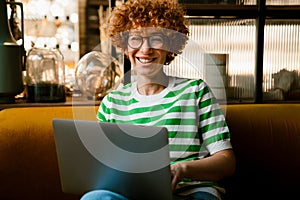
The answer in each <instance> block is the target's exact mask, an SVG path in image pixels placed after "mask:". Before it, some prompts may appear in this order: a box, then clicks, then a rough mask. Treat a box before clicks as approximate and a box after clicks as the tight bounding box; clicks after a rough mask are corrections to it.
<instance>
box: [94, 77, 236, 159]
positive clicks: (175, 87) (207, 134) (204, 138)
mask: <svg viewBox="0 0 300 200" xmlns="http://www.w3.org/2000/svg"><path fill="white" fill-rule="evenodd" d="M97 118H98V120H99V121H105V122H116V123H127V124H139V125H154V126H164V127H167V129H168V131H169V147H170V157H171V159H172V161H173V162H176V161H180V160H186V159H187V160H193V159H200V158H201V157H204V156H207V155H209V154H213V153H215V152H217V151H220V150H223V149H228V148H231V144H230V142H229V140H230V134H229V130H228V127H227V125H226V122H225V117H224V115H223V113H222V111H221V109H220V107H219V104H218V103H217V102H216V100H215V98H214V96H213V94H212V92H211V91H210V89H209V88H208V86H207V85H206V83H205V82H203V81H202V80H190V79H184V78H177V77H169V85H168V87H167V88H166V89H165V90H163V91H162V92H161V93H159V94H156V95H151V96H143V95H140V94H139V93H138V91H137V89H136V83H135V82H134V83H130V84H127V85H125V86H123V87H121V88H119V89H118V90H116V91H112V92H110V93H109V94H108V95H107V96H105V98H104V99H103V100H102V102H101V105H100V107H99V111H98V114H97ZM200 138H201V139H200Z"/></svg>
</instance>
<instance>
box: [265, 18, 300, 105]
mask: <svg viewBox="0 0 300 200" xmlns="http://www.w3.org/2000/svg"><path fill="white" fill-rule="evenodd" d="M263 67H264V77H263V89H264V100H266V101H267V100H285V101H291V100H300V82H299V72H300V20H299V19H297V20H275V19H269V20H266V25H265V47H264V66H263Z"/></svg>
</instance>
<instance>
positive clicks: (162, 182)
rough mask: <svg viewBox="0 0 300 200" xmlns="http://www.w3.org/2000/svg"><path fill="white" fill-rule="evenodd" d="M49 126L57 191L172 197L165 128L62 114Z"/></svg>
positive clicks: (159, 197) (136, 196)
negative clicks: (55, 160) (58, 181)
mask: <svg viewBox="0 0 300 200" xmlns="http://www.w3.org/2000/svg"><path fill="white" fill-rule="evenodd" d="M53 128H54V136H55V144H56V151H57V158H58V164H59V171H60V178H61V183H62V190H63V192H66V193H72V194H84V193H86V192H88V191H91V190H95V189H107V190H111V191H114V192H117V193H119V194H122V195H124V196H126V197H127V198H129V199H146V200H147V199H151V200H153V199H166V200H168V199H172V192H171V176H170V166H169V163H170V158H169V147H168V136H167V129H166V128H163V127H154V126H137V125H129V124H115V123H104V122H100V123H99V122H94V121H84V120H66V119H54V120H53Z"/></svg>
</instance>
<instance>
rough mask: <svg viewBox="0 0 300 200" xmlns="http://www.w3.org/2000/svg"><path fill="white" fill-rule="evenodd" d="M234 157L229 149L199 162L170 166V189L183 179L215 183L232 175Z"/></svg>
mask: <svg viewBox="0 0 300 200" xmlns="http://www.w3.org/2000/svg"><path fill="white" fill-rule="evenodd" d="M235 165H236V160H235V155H234V153H233V151H232V150H231V149H226V150H222V151H219V152H217V153H215V154H213V155H211V156H209V157H206V158H202V159H200V160H194V161H185V162H178V163H175V164H173V165H171V174H172V189H173V190H174V189H175V187H176V185H177V183H179V182H180V181H181V180H182V179H183V178H190V179H193V180H199V181H213V182H217V181H219V180H221V179H223V178H225V177H228V176H231V175H232V174H233V173H234V170H235Z"/></svg>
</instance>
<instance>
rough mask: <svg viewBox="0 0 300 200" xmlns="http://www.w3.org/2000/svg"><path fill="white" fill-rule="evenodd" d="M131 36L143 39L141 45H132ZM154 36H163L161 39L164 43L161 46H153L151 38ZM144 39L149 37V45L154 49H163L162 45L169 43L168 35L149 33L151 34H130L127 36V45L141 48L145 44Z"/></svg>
mask: <svg viewBox="0 0 300 200" xmlns="http://www.w3.org/2000/svg"><path fill="white" fill-rule="evenodd" d="M131 37H138V38H140V39H141V41H142V42H141V44H140V45H139V46H136V47H134V46H132V45H130V43H129V39H130V38H131ZM153 37H161V39H162V44H161V46H159V47H153V46H152V45H151V38H153ZM144 39H147V42H148V45H149V47H150V48H152V49H162V47H163V46H164V45H165V44H166V43H167V37H166V36H164V35H161V34H154V35H149V36H144V37H143V36H141V35H128V37H127V45H128V46H129V47H130V48H132V49H140V48H141V47H142V46H143V44H144Z"/></svg>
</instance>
